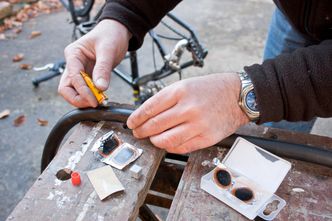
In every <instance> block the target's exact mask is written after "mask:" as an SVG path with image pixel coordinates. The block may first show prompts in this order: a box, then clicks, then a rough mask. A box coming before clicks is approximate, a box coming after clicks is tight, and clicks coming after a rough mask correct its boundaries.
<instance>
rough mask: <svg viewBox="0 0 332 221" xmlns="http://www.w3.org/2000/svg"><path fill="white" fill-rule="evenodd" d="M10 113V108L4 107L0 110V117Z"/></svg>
mask: <svg viewBox="0 0 332 221" xmlns="http://www.w3.org/2000/svg"><path fill="white" fill-rule="evenodd" d="M9 114H10V110H9V109H6V110H3V111H1V112H0V119H2V118H6V117H8V116H9Z"/></svg>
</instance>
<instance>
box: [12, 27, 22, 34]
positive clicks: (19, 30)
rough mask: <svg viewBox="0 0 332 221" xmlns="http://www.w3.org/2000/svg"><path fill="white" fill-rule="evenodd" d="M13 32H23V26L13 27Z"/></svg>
mask: <svg viewBox="0 0 332 221" xmlns="http://www.w3.org/2000/svg"><path fill="white" fill-rule="evenodd" d="M13 32H14V33H15V34H19V33H21V32H22V28H21V27H19V28H15V29H13Z"/></svg>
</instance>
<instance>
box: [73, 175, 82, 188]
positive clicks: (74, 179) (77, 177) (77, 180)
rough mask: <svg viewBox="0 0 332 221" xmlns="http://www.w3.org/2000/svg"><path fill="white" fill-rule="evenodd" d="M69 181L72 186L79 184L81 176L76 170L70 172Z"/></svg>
mask: <svg viewBox="0 0 332 221" xmlns="http://www.w3.org/2000/svg"><path fill="white" fill-rule="evenodd" d="M71 183H72V184H73V185H74V186H78V185H80V184H81V176H80V174H79V173H78V172H72V173H71Z"/></svg>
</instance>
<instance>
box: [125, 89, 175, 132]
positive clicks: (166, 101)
mask: <svg viewBox="0 0 332 221" xmlns="http://www.w3.org/2000/svg"><path fill="white" fill-rule="evenodd" d="M171 91H172V90H171V89H168V88H165V89H163V90H161V91H160V92H158V93H157V94H156V95H154V96H153V97H151V98H150V99H148V100H147V101H146V102H145V103H143V104H142V105H141V106H140V107H139V108H138V109H137V110H136V111H134V113H132V114H131V115H130V116H129V118H128V120H127V125H128V127H129V128H130V129H135V128H137V127H138V126H140V125H141V124H142V123H144V122H145V121H147V120H148V119H150V118H152V117H154V116H156V115H157V114H159V113H161V112H163V111H165V110H167V109H169V108H171V107H173V106H174V105H175V104H176V103H177V98H176V97H175V96H172V95H171V94H170V92H171Z"/></svg>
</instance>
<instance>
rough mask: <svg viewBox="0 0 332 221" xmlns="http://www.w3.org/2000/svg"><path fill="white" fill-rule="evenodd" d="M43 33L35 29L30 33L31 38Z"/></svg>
mask: <svg viewBox="0 0 332 221" xmlns="http://www.w3.org/2000/svg"><path fill="white" fill-rule="evenodd" d="M41 34H42V33H41V32H40V31H33V32H31V34H30V39H32V38H36V37H38V36H40V35H41Z"/></svg>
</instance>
